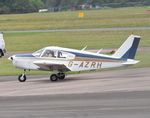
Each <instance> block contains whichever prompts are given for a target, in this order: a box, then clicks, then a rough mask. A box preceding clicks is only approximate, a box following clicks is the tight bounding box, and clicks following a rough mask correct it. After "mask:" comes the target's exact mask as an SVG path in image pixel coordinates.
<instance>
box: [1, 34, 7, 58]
mask: <svg viewBox="0 0 150 118" xmlns="http://www.w3.org/2000/svg"><path fill="white" fill-rule="evenodd" d="M5 53H6V49H5V41H4V37H3V33H0V57H2V56H4V54H5Z"/></svg>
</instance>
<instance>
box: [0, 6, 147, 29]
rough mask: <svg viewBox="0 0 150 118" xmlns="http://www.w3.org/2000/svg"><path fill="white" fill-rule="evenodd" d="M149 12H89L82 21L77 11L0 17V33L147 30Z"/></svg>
mask: <svg viewBox="0 0 150 118" xmlns="http://www.w3.org/2000/svg"><path fill="white" fill-rule="evenodd" d="M149 9H150V7H134V8H132V7H127V8H116V9H111V8H109V9H101V10H90V11H84V12H85V17H84V18H78V13H79V11H67V12H58V13H51V12H50V13H30V14H17V15H16V14H14V15H0V30H1V31H3V30H28V29H69V28H73V29H74V28H101V27H127V26H128V27H132V26H150V20H149V19H150V14H148V13H146V12H145V10H149Z"/></svg>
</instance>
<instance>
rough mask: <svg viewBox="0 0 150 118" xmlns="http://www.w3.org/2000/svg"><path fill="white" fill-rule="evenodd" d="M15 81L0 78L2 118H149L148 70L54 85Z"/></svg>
mask: <svg viewBox="0 0 150 118" xmlns="http://www.w3.org/2000/svg"><path fill="white" fill-rule="evenodd" d="M6 78H7V79H6ZM12 78H13V80H12ZM16 78H17V77H15V76H14V77H11V76H8V77H2V76H1V77H0V80H1V82H0V117H2V118H10V117H11V118H20V117H22V118H39V117H40V118H50V117H51V118H127V117H128V118H149V117H150V86H149V85H150V68H141V69H118V70H112V71H102V72H91V73H83V74H75V75H68V76H67V78H66V80H64V81H59V82H55V83H53V82H50V81H49V78H48V76H45V77H42V76H29V77H28V78H29V79H28V80H27V81H26V82H25V83H20V82H18V81H17V80H16ZM5 79H6V80H5Z"/></svg>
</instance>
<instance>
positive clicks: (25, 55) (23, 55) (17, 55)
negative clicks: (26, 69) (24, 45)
mask: <svg viewBox="0 0 150 118" xmlns="http://www.w3.org/2000/svg"><path fill="white" fill-rule="evenodd" d="M15 56H16V57H34V56H33V55H32V54H16V55H15Z"/></svg>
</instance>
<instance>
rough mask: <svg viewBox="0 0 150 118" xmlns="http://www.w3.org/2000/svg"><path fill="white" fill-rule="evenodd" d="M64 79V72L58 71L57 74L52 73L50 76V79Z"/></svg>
mask: <svg viewBox="0 0 150 118" xmlns="http://www.w3.org/2000/svg"><path fill="white" fill-rule="evenodd" d="M64 79H65V73H63V72H59V73H57V74H52V75H51V76H50V80H51V81H58V80H64Z"/></svg>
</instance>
